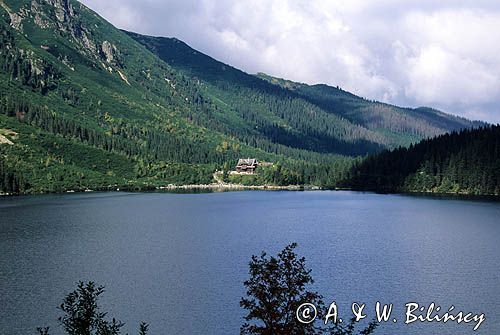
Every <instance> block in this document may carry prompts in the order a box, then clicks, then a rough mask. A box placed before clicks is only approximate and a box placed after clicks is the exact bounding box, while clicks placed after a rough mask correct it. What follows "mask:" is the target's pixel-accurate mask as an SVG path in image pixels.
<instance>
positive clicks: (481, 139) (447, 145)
mask: <svg viewBox="0 0 500 335" xmlns="http://www.w3.org/2000/svg"><path fill="white" fill-rule="evenodd" d="M344 186H347V187H352V188H355V189H363V190H375V191H388V192H394V191H399V192H431V193H461V194H481V195H500V125H496V126H486V127H481V128H479V129H473V130H463V131H460V132H453V133H451V134H445V135H441V136H439V137H437V138H434V139H430V140H424V141H422V142H420V143H418V144H416V145H412V146H410V147H409V148H399V149H396V150H393V151H384V152H382V153H380V154H377V155H373V156H371V157H369V158H367V159H366V160H364V161H362V162H361V163H359V164H356V165H355V166H354V167H353V169H352V171H351V173H350V177H349V178H348V180H347V181H346V182H345V183H344Z"/></svg>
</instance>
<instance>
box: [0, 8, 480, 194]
mask: <svg viewBox="0 0 500 335" xmlns="http://www.w3.org/2000/svg"><path fill="white" fill-rule="evenodd" d="M132 37H133V38H132ZM132 37H131V36H129V34H127V33H124V32H122V31H120V30H118V29H116V28H115V27H113V26H112V25H111V24H109V23H108V22H106V21H105V20H104V19H102V18H101V17H99V16H98V15H97V14H95V13H94V12H92V11H91V10H89V9H88V8H87V7H85V6H84V5H82V4H80V3H79V2H76V1H73V0H30V1H28V0H23V1H19V0H16V1H14V0H0V181H1V182H0V192H2V193H35V192H53V191H64V190H84V189H87V188H91V189H114V188H117V187H119V188H131V189H144V188H153V187H157V186H164V185H166V184H170V183H173V184H194V183H209V182H211V181H212V174H213V172H214V171H215V170H216V169H222V168H225V169H229V168H232V167H233V166H234V164H235V163H236V160H237V159H238V158H240V157H256V158H258V159H259V160H261V161H268V162H272V163H274V165H272V166H271V167H269V168H267V169H266V171H265V174H263V175H262V176H260V177H259V178H256V179H257V180H259V182H260V183H274V184H290V183H291V184H314V185H321V186H333V185H335V184H336V183H337V182H338V181H339V180H340V179H342V178H344V177H345V173H346V172H347V171H348V168H349V167H350V165H351V164H352V162H354V161H356V160H357V158H355V157H357V156H359V155H365V154H367V153H373V152H378V151H380V150H382V149H384V148H392V147H395V146H398V145H406V144H408V143H410V142H413V141H416V140H419V139H421V138H425V137H428V136H433V135H436V134H440V133H444V132H447V131H450V130H454V129H457V128H463V127H471V126H473V123H471V122H469V121H466V120H462V119H458V118H455V117H451V116H448V115H445V114H441V113H439V112H436V111H433V110H422V111H419V110H402V109H398V108H396V107H390V108H393V109H394V110H395V112H394V113H395V115H399V114H398V113H401V115H403V114H404V113H407V114H409V115H411V117H412V118H413V119H411V120H412V122H410V123H411V124H413V125H418V127H420V128H418V129H416V128H415V129H414V128H411V129H410V128H404V127H403V128H401V129H399V128H397V127H396V126H389V125H388V123H387V122H382V123H383V124H384V126H379V127H377V126H374V124H373V122H372V123H370V122H368V121H367V120H373V119H374V118H373V117H371V116H369V115H368V114H367V113H368V112H367V111H365V110H364V109H363V108H358V109H356V108H354V107H355V106H354V105H355V104H351V105H349V104H346V105H345V106H344V107H345V108H344V109H342V108H339V107H338V106H340V103H339V105H338V106H337V107H335V106H334V105H333V104H332V103H331V101H332V100H335V101H337V100H336V99H337V98H336V96H338V95H340V96H342V97H352V99H354V101H356V104H360V105H362V104H363V103H366V104H368V105H367V106H371V105H374V106H375V105H377V103H371V102H367V101H366V100H364V99H361V98H357V97H355V96H353V95H350V94H349V93H347V92H343V91H341V90H335V89H333V90H334V92H333V93H329V91H328V92H326V93H324V94H323V93H322V94H319V93H318V94H317V93H314V92H316V90H315V88H314V87H312V88H311V90H309V91H308V90H307V89H306V88H307V87H308V86H305V85H301V87H303V88H304V89H303V90H297V89H296V88H289V87H285V85H283V84H282V83H276V82H274V81H275V80H274V79H270V78H266V79H262V78H259V77H256V76H251V75H248V74H246V73H244V72H241V71H239V70H237V69H234V68H232V67H230V66H228V65H225V64H222V63H219V62H217V61H215V60H213V59H211V58H210V57H208V56H206V55H203V54H201V53H199V52H197V51H195V50H193V49H190V48H189V47H188V46H187V45H185V44H184V43H182V42H180V41H178V40H174V39H162V38H151V37H142V36H138V35H132ZM137 40H138V41H140V42H141V43H139V42H138V41H137ZM143 44H145V45H146V46H144V45H143ZM297 85H298V84H297ZM330 89H332V88H329V89H328V90H330ZM318 96H320V97H321V99H320V98H318ZM328 101H330V102H328ZM329 103H330V105H329ZM383 106H386V105H383ZM400 111H405V112H400ZM351 112H352V113H356V115H357V116H356V118H354V117H352V115H350V114H349V113H351ZM370 113H372V112H370ZM379 113H381V114H384V113H383V112H382V111H379ZM391 113H392V112H391ZM388 114H389V113H388ZM363 115H368V116H366V118H365V119H363ZM370 115H371V114H370ZM384 115H385V114H384ZM391 115H392V114H391ZM405 115H406V114H405ZM390 119H391V120H393V119H394V116H390ZM363 120H365V121H363ZM417 121H418V122H417ZM397 123H398V122H396V121H394V125H396V124H397ZM419 129H420V130H419Z"/></svg>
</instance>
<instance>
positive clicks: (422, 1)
mask: <svg viewBox="0 0 500 335" xmlns="http://www.w3.org/2000/svg"><path fill="white" fill-rule="evenodd" d="M84 3H86V4H88V5H89V6H90V7H91V8H94V9H95V10H97V11H98V12H99V13H100V14H102V15H103V16H104V17H106V18H107V19H109V20H110V21H111V22H113V23H114V24H116V25H117V26H119V27H120V28H124V29H129V30H133V31H137V32H140V33H146V34H151V35H163V36H175V37H178V38H180V39H182V40H184V41H185V42H187V43H188V44H190V45H192V46H193V47H194V48H197V49H199V50H201V51H203V52H205V53H207V54H209V55H211V56H213V57H215V58H218V59H220V60H222V61H224V62H227V63H229V64H231V65H234V66H236V67H239V68H242V69H244V70H246V71H248V72H259V71H262V72H266V73H269V74H272V75H276V76H281V77H285V78H288V79H292V80H297V81H303V82H308V83H318V82H323V83H327V84H331V85H335V86H336V85H339V86H341V87H343V88H345V89H347V90H350V91H353V92H354V93H357V94H359V95H362V96H365V97H368V98H370V99H378V100H383V101H387V102H392V103H396V104H402V105H412V106H418V105H431V106H434V107H438V108H441V109H444V110H445V111H448V112H453V113H457V114H461V115H464V116H468V117H476V116H480V117H481V118H483V119H487V120H489V121H495V122H500V111H498V110H497V109H496V107H497V106H498V105H499V104H500V43H498V42H497V40H498V37H497V36H498V35H499V34H500V4H497V3H496V2H495V1H494V0H491V1H487V0H476V1H474V2H471V1H466V0H462V1H460V0H456V1H453V0H443V1H439V2H438V3H437V2H436V1H431V0H405V1H401V0H380V1H376V2H375V1H370V2H368V1H364V0H350V1H343V0H311V1H306V0H273V1H269V0H253V1H236V0H201V1H199V0H198V1H196V0H184V1H174V0H170V1H161V0H147V1H141V2H138V1H132V0H109V1H105V2H103V1H98V0H84Z"/></svg>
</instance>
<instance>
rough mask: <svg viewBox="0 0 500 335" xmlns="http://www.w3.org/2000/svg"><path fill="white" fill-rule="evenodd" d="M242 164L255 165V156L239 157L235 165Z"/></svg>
mask: <svg viewBox="0 0 500 335" xmlns="http://www.w3.org/2000/svg"><path fill="white" fill-rule="evenodd" d="M243 165H246V166H248V165H250V166H256V165H257V159H255V158H240V159H239V160H238V164H237V166H243Z"/></svg>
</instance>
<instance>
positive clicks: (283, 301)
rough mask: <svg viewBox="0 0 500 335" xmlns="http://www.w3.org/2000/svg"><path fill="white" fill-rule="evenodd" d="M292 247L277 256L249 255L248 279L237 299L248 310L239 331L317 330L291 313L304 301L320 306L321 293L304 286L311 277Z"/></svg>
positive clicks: (263, 332) (316, 331)
mask: <svg viewBox="0 0 500 335" xmlns="http://www.w3.org/2000/svg"><path fill="white" fill-rule="evenodd" d="M296 247H297V244H296V243H293V244H290V245H288V246H287V247H285V249H283V250H282V251H281V252H280V253H279V254H278V256H277V257H274V256H270V257H268V255H267V254H266V253H265V252H263V253H262V254H261V255H260V256H255V255H254V256H252V260H251V262H250V264H249V265H250V279H248V280H247V281H245V283H244V284H245V286H246V288H247V297H246V298H242V299H241V301H240V305H241V307H243V308H244V309H246V310H248V315H247V316H246V317H245V319H246V321H247V322H246V323H245V324H244V325H243V326H242V327H241V334H262V335H266V334H320V330H319V329H318V328H317V327H316V326H315V324H314V323H310V324H301V323H300V322H299V321H298V320H297V319H296V317H295V311H296V310H297V308H298V307H299V306H300V305H301V304H303V303H305V302H310V303H313V304H315V305H316V306H323V302H322V301H321V296H320V295H319V294H318V293H317V292H312V291H308V290H307V289H306V287H307V285H309V284H312V283H313V282H314V281H313V279H312V277H311V270H310V269H307V268H306V264H305V258H304V257H302V258H298V257H297V254H296V253H295V252H294V249H295V248H296Z"/></svg>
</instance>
